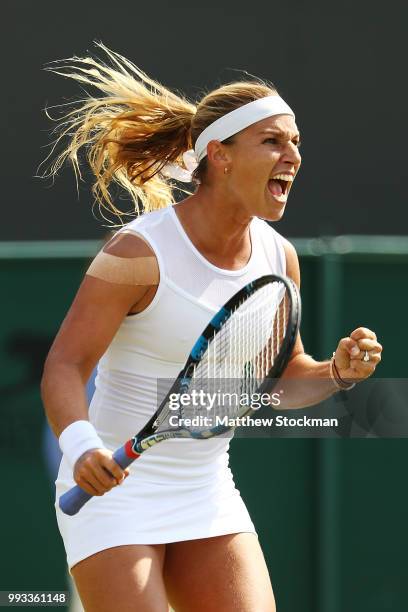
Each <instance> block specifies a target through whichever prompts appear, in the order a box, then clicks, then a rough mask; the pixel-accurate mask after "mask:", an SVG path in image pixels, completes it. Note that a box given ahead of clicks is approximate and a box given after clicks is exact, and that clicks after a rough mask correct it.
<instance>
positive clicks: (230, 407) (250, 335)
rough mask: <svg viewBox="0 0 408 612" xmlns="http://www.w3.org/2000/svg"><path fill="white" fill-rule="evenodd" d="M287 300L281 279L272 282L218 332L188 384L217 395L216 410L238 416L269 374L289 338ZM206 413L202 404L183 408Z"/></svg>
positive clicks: (190, 414) (237, 309) (185, 412)
mask: <svg viewBox="0 0 408 612" xmlns="http://www.w3.org/2000/svg"><path fill="white" fill-rule="evenodd" d="M288 299H289V298H288V295H287V292H286V289H285V286H284V285H283V284H282V283H277V282H275V283H271V284H268V285H266V286H264V287H263V288H261V289H259V290H258V291H256V292H255V293H254V294H253V295H252V296H250V297H249V298H247V299H246V300H243V301H242V302H241V303H240V304H238V305H237V306H236V307H235V309H234V311H233V313H232V314H231V316H230V318H229V319H228V320H227V321H226V323H225V324H224V325H222V327H221V329H220V330H219V331H218V332H215V333H214V336H213V337H212V339H210V341H209V343H208V347H207V350H206V352H205V354H204V355H203V356H202V358H201V360H200V362H199V363H198V364H197V365H196V366H195V367H194V371H193V374H192V377H191V382H190V387H189V392H190V393H191V391H192V390H193V389H195V390H196V391H201V392H202V395H201V397H202V398H204V397H208V396H209V395H211V396H212V398H213V399H215V403H214V407H213V408H211V414H214V412H216V414H217V415H219V416H223V415H228V416H234V415H236V414H237V413H238V411H239V410H240V409H241V408H242V406H240V399H241V398H243V399H244V400H245V398H248V399H249V398H250V396H251V394H253V393H254V392H255V391H256V389H257V388H258V387H259V384H260V382H261V381H262V380H264V379H265V378H266V377H267V376H268V373H269V372H270V370H271V368H272V367H273V364H274V361H275V359H276V356H277V355H278V354H279V351H280V348H281V346H282V342H283V341H284V338H285V334H286V329H287V326H288V313H289V308H288V305H289V304H288ZM204 394H207V395H204ZM207 407H208V406H207ZM205 412H206V411H205V406H203V405H199V406H197V405H189V406H187V407H183V416H188V417H190V418H193V417H194V416H197V415H199V414H201V415H203V414H204V413H205ZM198 428H199V427H198Z"/></svg>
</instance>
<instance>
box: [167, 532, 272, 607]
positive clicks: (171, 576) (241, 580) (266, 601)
mask: <svg viewBox="0 0 408 612" xmlns="http://www.w3.org/2000/svg"><path fill="white" fill-rule="evenodd" d="M164 579H165V584H166V589H167V594H168V597H169V601H170V603H171V605H172V606H173V608H174V609H175V610H176V611H177V612H192V611H194V612H276V608H275V599H274V596H273V591H272V585H271V582H270V578H269V574H268V569H267V567H266V563H265V559H264V556H263V553H262V550H261V547H260V545H259V542H258V538H257V537H256V535H255V534H253V533H238V534H232V535H225V536H218V537H215V538H206V539H202V540H191V541H188V542H174V543H173V544H167V548H166V558H165V562H164Z"/></svg>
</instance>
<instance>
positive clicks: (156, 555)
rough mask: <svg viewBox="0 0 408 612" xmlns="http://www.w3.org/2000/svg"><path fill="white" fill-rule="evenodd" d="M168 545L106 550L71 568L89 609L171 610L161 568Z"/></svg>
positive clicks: (91, 611) (98, 611)
mask: <svg viewBox="0 0 408 612" xmlns="http://www.w3.org/2000/svg"><path fill="white" fill-rule="evenodd" d="M164 553H165V546H164V545H163V544H160V545H156V546H144V545H130V546H116V547H114V548H108V549H107V550H103V551H101V552H99V553H96V554H95V555H92V556H91V557H88V558H87V559H84V560H83V561H81V562H80V563H77V564H76V565H75V566H74V567H73V568H72V570H71V572H72V575H73V577H74V580H75V583H76V586H77V588H78V592H79V595H80V597H81V601H82V605H83V606H84V610H85V611H86V612H115V611H116V610H120V611H121V612H131V611H132V612H134V611H135V610H143V612H168V603H167V595H166V591H165V588H164V584H163V578H162V571H163V560H164Z"/></svg>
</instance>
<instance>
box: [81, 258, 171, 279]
mask: <svg viewBox="0 0 408 612" xmlns="http://www.w3.org/2000/svg"><path fill="white" fill-rule="evenodd" d="M86 273H87V274H88V276H93V277H95V278H99V279H101V280H104V281H107V282H108V283H116V284H117V285H146V286H151V285H158V283H159V277H160V273H159V266H158V264H157V260H156V258H155V257H152V256H150V257H117V256H116V255H111V254H110V253H105V252H104V251H101V252H100V253H98V255H97V256H96V257H95V259H94V260H93V262H92V263H91V265H90V266H89V268H88V270H87V272H86Z"/></svg>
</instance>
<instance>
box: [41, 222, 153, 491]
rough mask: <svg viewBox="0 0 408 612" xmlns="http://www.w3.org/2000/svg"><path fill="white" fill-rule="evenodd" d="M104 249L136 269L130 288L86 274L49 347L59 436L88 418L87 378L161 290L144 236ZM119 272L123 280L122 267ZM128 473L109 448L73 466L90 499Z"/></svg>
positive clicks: (49, 385) (49, 386)
mask: <svg viewBox="0 0 408 612" xmlns="http://www.w3.org/2000/svg"><path fill="white" fill-rule="evenodd" d="M103 251H104V253H108V254H110V255H113V256H115V257H119V258H120V260H118V261H119V263H120V265H121V266H122V268H123V264H125V266H126V265H128V264H129V266H133V268H132V270H133V272H132V273H131V274H130V276H126V275H125V278H124V280H127V281H128V282H130V278H132V284H128V283H126V284H124V283H122V282H112V280H115V279H110V280H109V281H107V280H103V279H102V278H97V277H95V276H90V275H89V274H87V275H86V276H85V278H84V280H83V282H82V284H81V286H80V288H79V290H78V293H77V295H76V297H75V299H74V302H73V304H72V306H71V308H70V309H69V312H68V314H67V316H66V318H65V320H64V322H63V323H62V325H61V328H60V330H59V332H58V334H57V336H56V338H55V340H54V343H53V345H52V347H51V349H50V352H49V354H48V357H47V359H46V362H45V366H44V373H43V377H42V381H41V395H42V399H43V403H44V407H45V411H46V415H47V418H48V421H49V423H50V426H51V428H52V429H53V431H54V433H55V434H56V435H57V436H60V435H61V433H62V432H63V431H64V430H65V429H66V428H67V427H68V426H69V425H71V424H72V423H73V422H75V421H79V420H88V402H87V398H86V392H85V385H86V382H87V380H88V379H89V377H90V375H91V373H92V371H93V369H94V367H95V366H96V364H97V362H98V361H99V359H100V357H101V356H102V355H103V354H104V353H105V351H106V349H107V348H108V346H109V344H110V343H111V341H112V339H113V337H114V336H115V334H116V332H117V330H118V328H119V326H120V324H121V323H122V321H123V319H124V318H125V316H126V315H127V314H129V313H134V312H138V311H141V310H143V309H144V308H145V307H146V305H147V304H148V303H149V301H151V297H152V295H154V293H155V290H156V288H157V283H158V267H157V262H156V269H154V266H153V267H152V266H151V262H152V261H155V259H152V258H154V253H153V252H152V251H151V249H150V247H149V246H148V245H147V244H146V243H145V242H144V241H143V240H142V239H141V238H140V237H138V236H135V235H130V234H127V233H123V234H120V235H118V236H116V237H114V238H113V240H111V241H110V242H109V243H108V244H107V245H106V246H105V247H104V249H103ZM144 258H149V260H147V259H144ZM144 261H149V263H150V266H148V268H149V270H150V271H149V273H148V274H146V267H144V268H143V266H142V267H141V266H140V265H139V264H143V262H144ZM135 262H136V263H138V265H137V266H135V265H134V264H135ZM139 269H140V270H141V271H140V275H141V281H140V284H136V283H137V282H138V281H137V278H135V273H134V270H136V275H137V274H138V273H139V272H138V270H139ZM116 274H118V276H117V278H116V280H118V281H120V280H121V277H120V267H119V271H118V272H117V273H116ZM102 276H103V275H102ZM127 474H128V470H122V468H120V467H119V465H118V464H117V463H116V462H115V461H113V459H112V453H111V452H110V451H108V450H107V449H94V450H90V451H88V452H86V453H84V454H83V455H82V456H81V457H80V458H79V459H78V461H77V462H76V464H75V466H74V479H75V481H76V482H77V484H79V485H80V486H81V487H82V488H83V489H84V490H85V491H86V492H87V493H90V494H92V495H103V493H105V492H106V491H108V490H109V489H111V488H112V487H113V486H115V485H116V484H119V483H120V482H122V481H123V479H124V477H125V476H126V475H127Z"/></svg>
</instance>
